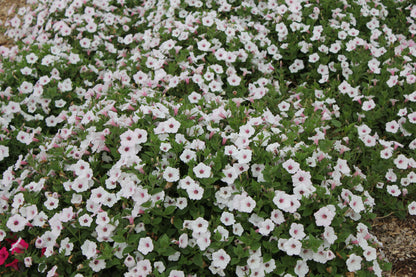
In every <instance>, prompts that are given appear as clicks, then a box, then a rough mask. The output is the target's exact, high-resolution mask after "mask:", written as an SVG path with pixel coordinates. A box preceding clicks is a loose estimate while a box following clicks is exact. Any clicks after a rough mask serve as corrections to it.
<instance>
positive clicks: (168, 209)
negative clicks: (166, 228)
mask: <svg viewBox="0 0 416 277" xmlns="http://www.w3.org/2000/svg"><path fill="white" fill-rule="evenodd" d="M175 209H176V206H169V207H167V208H166V209H165V212H164V215H170V214H172V213H173V212H174V211H175Z"/></svg>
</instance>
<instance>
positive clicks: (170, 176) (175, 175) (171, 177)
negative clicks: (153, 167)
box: [163, 166, 180, 182]
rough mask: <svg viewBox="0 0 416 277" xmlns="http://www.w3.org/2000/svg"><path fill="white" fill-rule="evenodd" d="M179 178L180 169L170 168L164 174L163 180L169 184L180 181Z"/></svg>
mask: <svg viewBox="0 0 416 277" xmlns="http://www.w3.org/2000/svg"><path fill="white" fill-rule="evenodd" d="M179 177H180V176H179V169H177V168H173V167H170V166H168V167H166V169H165V171H164V172H163V179H165V180H166V181H167V182H176V181H178V180H179Z"/></svg>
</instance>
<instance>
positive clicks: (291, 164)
mask: <svg viewBox="0 0 416 277" xmlns="http://www.w3.org/2000/svg"><path fill="white" fill-rule="evenodd" d="M282 166H283V168H284V169H286V171H287V172H289V173H290V174H295V173H296V172H298V170H299V169H300V166H299V163H298V162H296V161H294V160H293V159H288V160H287V161H285V162H284V163H283V164H282Z"/></svg>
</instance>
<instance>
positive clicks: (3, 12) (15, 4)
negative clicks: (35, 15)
mask: <svg viewBox="0 0 416 277" xmlns="http://www.w3.org/2000/svg"><path fill="white" fill-rule="evenodd" d="M25 5H26V0H0V46H7V47H10V46H12V45H13V40H11V39H10V38H8V37H6V36H5V35H4V33H5V30H6V29H5V28H4V23H6V21H7V20H9V19H12V18H13V17H14V16H15V14H16V13H17V11H18V9H19V8H21V7H24V6H25Z"/></svg>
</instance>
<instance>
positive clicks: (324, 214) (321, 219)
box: [314, 205, 335, 226]
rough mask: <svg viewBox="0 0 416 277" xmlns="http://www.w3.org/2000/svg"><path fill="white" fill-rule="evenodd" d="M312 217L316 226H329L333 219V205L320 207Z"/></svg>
mask: <svg viewBox="0 0 416 277" xmlns="http://www.w3.org/2000/svg"><path fill="white" fill-rule="evenodd" d="M314 216H315V222H316V225H317V226H329V225H331V222H332V219H334V217H335V207H334V206H333V205H328V206H325V207H322V208H320V209H319V210H318V211H317V212H315V213H314Z"/></svg>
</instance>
